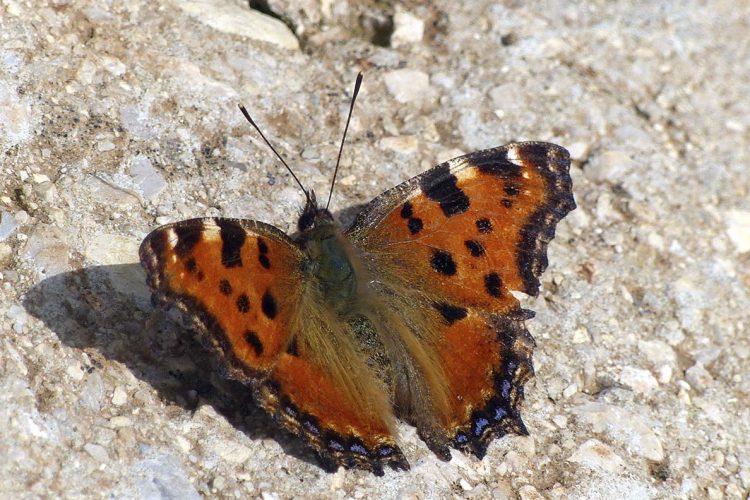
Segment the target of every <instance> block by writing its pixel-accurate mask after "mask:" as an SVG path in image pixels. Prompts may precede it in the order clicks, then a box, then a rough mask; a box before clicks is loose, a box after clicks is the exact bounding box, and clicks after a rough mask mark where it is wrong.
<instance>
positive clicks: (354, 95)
mask: <svg viewBox="0 0 750 500" xmlns="http://www.w3.org/2000/svg"><path fill="white" fill-rule="evenodd" d="M360 85H362V72H359V73H357V80H356V81H355V82H354V93H352V103H351V104H350V105H349V116H347V117H346V126H345V127H344V136H343V137H342V138H341V146H340V147H339V157H338V158H337V159H336V168H335V169H334V170H333V179H331V190H330V191H329V192H328V202H326V210H328V205H330V204H331V196H333V185H334V184H336V174H338V173H339V163H340V162H341V152H342V151H344V141H346V131H347V130H349V121H350V120H351V119H352V111H353V110H354V101H356V100H357V94H359V87H360Z"/></svg>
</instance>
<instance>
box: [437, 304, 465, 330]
mask: <svg viewBox="0 0 750 500" xmlns="http://www.w3.org/2000/svg"><path fill="white" fill-rule="evenodd" d="M433 305H434V307H435V309H437V310H438V312H439V313H440V314H441V315H442V316H443V319H445V321H447V322H448V324H449V325H452V324H453V323H455V322H456V321H459V320H462V319H464V318H465V317H466V315H467V314H468V313H469V311H468V310H467V309H466V308H465V307H461V306H454V305H452V304H448V303H446V302H438V303H435V304H433Z"/></svg>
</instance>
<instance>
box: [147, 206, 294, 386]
mask: <svg viewBox="0 0 750 500" xmlns="http://www.w3.org/2000/svg"><path fill="white" fill-rule="evenodd" d="M140 257H141V263H142V264H143V266H144V268H145V269H146V273H147V279H148V283H149V285H150V286H151V288H152V289H153V290H154V295H153V298H154V300H155V301H156V302H160V303H163V304H172V303H174V304H175V305H177V306H178V307H179V308H180V309H182V310H183V311H185V312H187V313H189V314H191V315H192V316H193V317H194V318H196V320H197V324H198V327H199V330H200V331H201V332H202V333H203V334H204V335H205V339H206V340H207V342H208V343H209V345H210V346H211V347H212V348H213V349H214V350H215V351H217V352H218V353H219V355H220V356H221V357H222V359H223V360H225V361H226V365H227V367H228V371H229V373H228V375H229V376H231V377H232V378H235V379H237V380H240V381H244V382H250V381H253V380H255V379H257V378H262V377H265V376H267V375H268V373H269V372H270V371H271V370H272V369H273V367H274V366H275V364H276V361H277V359H278V356H279V355H280V353H282V352H284V350H285V349H286V347H287V345H288V344H289V342H290V338H289V330H288V328H287V325H288V322H289V317H290V315H291V314H292V313H293V312H294V311H293V308H294V300H295V299H294V297H295V290H296V288H295V281H294V280H295V279H297V278H299V269H300V263H301V262H302V252H301V251H300V250H299V249H298V248H297V247H296V245H295V244H294V243H293V242H292V240H291V239H289V237H287V236H286V235H285V234H284V233H283V232H281V231H279V230H278V229H276V228H274V227H273V226H269V225H267V224H263V223H261V222H255V221H245V220H238V219H221V218H205V219H191V220H186V221H182V222H177V223H175V224H169V225H166V226H162V227H160V228H158V229H156V230H154V231H153V232H152V233H150V234H149V235H148V236H147V237H146V238H145V239H144V240H143V243H142V244H141V248H140Z"/></svg>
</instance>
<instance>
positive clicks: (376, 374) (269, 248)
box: [140, 74, 575, 475]
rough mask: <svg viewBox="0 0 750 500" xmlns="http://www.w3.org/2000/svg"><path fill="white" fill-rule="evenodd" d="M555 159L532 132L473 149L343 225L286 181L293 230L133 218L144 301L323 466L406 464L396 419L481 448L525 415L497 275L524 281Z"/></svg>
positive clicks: (533, 267)
mask: <svg viewBox="0 0 750 500" xmlns="http://www.w3.org/2000/svg"><path fill="white" fill-rule="evenodd" d="M361 80H362V77H361V74H360V75H359V76H358V78H357V83H356V85H355V91H354V96H353V98H352V103H351V105H352V108H353V105H354V99H355V98H356V94H357V92H358V90H359V85H360V83H361ZM240 108H241V109H242V111H243V113H244V114H245V117H246V118H247V119H248V120H249V121H250V123H251V124H252V125H253V126H255V127H256V130H257V131H258V132H259V133H260V134H261V136H263V135H262V132H261V131H260V129H259V128H258V127H257V126H256V125H255V123H254V122H253V121H252V119H251V118H250V116H249V115H248V114H247V112H246V110H245V109H244V108H243V107H242V106H240ZM352 108H350V110H349V118H351V111H352ZM348 124H349V121H348V120H347V126H346V128H345V131H344V138H345V137H346V130H347V129H348ZM263 139H264V140H266V139H265V137H264V136H263ZM266 143H268V141H267V140H266ZM343 143H344V140H343V139H342V147H343ZM268 145H269V146H271V145H270V143H268ZM271 148H272V149H273V147H272V146H271ZM274 152H276V151H275V150H274ZM277 156H278V153H277ZM340 157H341V150H339V159H340ZM279 159H280V160H281V161H282V162H283V159H282V158H281V157H280V156H279ZM284 165H285V166H286V163H284ZM569 167H570V157H569V154H568V152H567V151H566V150H565V149H564V148H562V147H560V146H556V145H554V144H549V143H543V142H519V143H511V144H508V145H506V146H503V147H496V148H493V149H487V150H483V151H478V152H474V153H471V154H467V155H465V156H461V157H458V158H455V159H453V160H450V161H447V162H445V163H441V164H440V165H438V166H436V167H434V168H432V169H430V170H428V171H426V172H424V173H422V174H421V175H418V176H416V177H414V178H412V179H410V180H407V181H406V182H404V183H402V184H400V185H398V186H396V187H394V188H392V189H390V190H388V191H386V192H384V193H382V194H381V195H380V196H378V197H376V198H375V199H374V200H372V201H371V202H370V203H369V204H367V205H366V206H365V207H364V208H363V209H362V211H361V212H360V213H359V215H357V216H356V218H355V219H354V221H353V223H352V224H351V225H350V226H349V227H348V228H343V227H342V226H341V225H340V224H339V223H338V222H337V221H336V220H335V219H334V217H333V215H332V214H331V212H330V211H329V210H328V208H327V205H326V206H325V207H323V206H322V205H321V204H319V203H318V202H317V201H316V198H315V195H314V193H312V192H311V191H310V192H308V191H306V190H305V189H304V187H302V185H301V184H300V187H302V190H303V192H304V193H305V196H306V203H305V205H304V209H303V210H302V212H301V215H300V217H299V220H298V224H297V227H298V232H297V233H296V234H295V235H293V236H288V235H287V234H285V233H284V232H283V231H281V230H280V229H277V228H276V227H274V226H271V225H269V224H266V223H263V222H258V221H253V220H245V219H230V218H215V217H211V218H199V219H191V220H185V221H181V222H176V223H173V224H167V225H165V226H162V227H160V228H158V229H156V230H154V231H153V232H151V233H150V234H149V235H148V236H147V237H146V238H145V239H144V241H143V243H142V244H141V247H140V258H141V263H142V265H143V267H144V268H145V270H146V274H147V280H148V283H149V285H150V287H151V288H152V289H153V291H154V293H153V298H154V301H155V303H160V304H164V305H172V304H174V305H176V306H177V307H179V308H180V309H182V310H183V311H185V312H187V313H188V314H190V315H191V316H192V317H193V318H194V320H195V323H196V326H197V330H198V331H199V332H200V333H201V335H202V336H203V338H204V340H205V343H206V344H208V346H209V347H210V348H211V350H213V351H214V352H215V353H216V354H217V355H218V357H219V359H220V360H221V363H222V365H223V367H224V369H225V371H226V375H227V376H228V377H230V378H232V379H235V380H238V381H240V382H242V383H243V384H245V385H246V386H247V387H248V388H249V389H250V390H252V391H253V393H254V397H255V399H256V400H257V402H258V403H259V404H260V406H261V407H263V408H264V409H265V410H266V411H267V412H268V413H269V414H270V415H271V416H272V417H273V418H274V419H275V420H276V421H277V422H278V423H279V424H281V426H283V427H284V428H285V429H287V430H289V431H291V432H292V433H294V434H296V435H298V436H299V437H300V438H302V439H303V440H304V441H305V442H306V443H307V444H308V445H309V446H310V447H312V448H313V450H314V451H315V452H316V453H317V455H318V456H319V458H320V460H321V463H322V464H323V466H324V467H325V468H327V469H329V470H335V469H336V468H338V466H344V467H346V468H359V469H364V470H368V471H371V472H373V473H375V474H377V475H382V474H383V470H384V467H386V466H388V467H391V468H393V469H396V470H407V469H409V462H408V461H407V459H406V457H405V456H404V453H403V451H402V449H401V448H400V447H399V444H398V439H397V424H396V422H397V419H400V420H402V421H404V422H406V423H408V424H410V425H413V426H414V427H416V430H417V433H418V435H419V437H420V438H421V439H422V440H423V441H424V442H425V443H426V445H427V446H428V447H429V449H430V450H432V452H434V453H435V454H436V455H437V457H439V458H440V459H443V460H450V458H451V448H453V449H457V450H460V451H462V452H467V453H471V454H474V455H476V456H477V457H479V458H480V459H481V458H482V457H483V456H484V455H485V453H486V450H487V447H488V445H489V443H490V442H492V441H493V439H495V438H497V437H500V436H503V435H505V434H508V433H514V434H527V433H528V431H527V429H526V427H525V426H524V423H523V421H522V419H521V415H520V403H521V401H522V400H523V397H524V384H525V383H526V382H527V381H528V380H529V378H530V377H531V376H532V375H533V367H532V359H531V357H532V350H533V348H534V340H533V339H532V337H531V335H530V334H529V332H528V331H527V329H526V327H525V321H526V320H528V319H530V318H532V317H533V315H534V314H533V312H532V311H529V310H526V309H523V308H521V306H520V304H519V301H518V299H517V298H516V297H515V296H514V295H513V294H512V293H511V292H512V291H518V292H523V293H525V294H528V295H532V296H535V295H537V294H538V291H539V287H540V282H539V277H540V275H541V274H542V272H543V271H544V270H545V268H546V267H547V257H546V249H547V244H548V243H549V241H550V240H551V239H552V238H553V237H554V234H555V226H556V225H557V223H558V222H559V221H560V220H561V219H562V218H563V217H565V215H566V214H567V213H568V212H570V211H571V210H573V209H574V208H575V201H574V199H573V194H572V183H571V178H570V176H569V173H568V171H569ZM287 168H288V166H287ZM337 170H338V162H337V167H336V171H337ZM289 171H290V172H291V173H292V176H294V173H293V172H292V171H291V169H289ZM294 178H295V180H297V178H296V176H294ZM334 180H335V173H334ZM297 182H298V184H299V181H298V180H297ZM332 189H333V182H332ZM328 201H329V202H330V194H329V200H328Z"/></svg>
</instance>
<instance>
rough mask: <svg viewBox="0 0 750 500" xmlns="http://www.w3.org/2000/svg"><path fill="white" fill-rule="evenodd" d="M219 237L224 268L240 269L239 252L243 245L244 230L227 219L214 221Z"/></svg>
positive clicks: (240, 259)
mask: <svg viewBox="0 0 750 500" xmlns="http://www.w3.org/2000/svg"><path fill="white" fill-rule="evenodd" d="M216 225H217V226H219V230H220V231H219V234H220V235H221V263H222V264H223V265H224V267H242V257H241V256H240V250H242V245H244V244H245V230H244V229H243V228H242V226H240V225H239V224H238V223H236V222H234V221H232V220H229V219H216Z"/></svg>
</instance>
